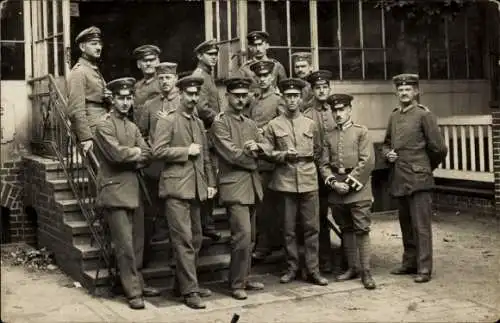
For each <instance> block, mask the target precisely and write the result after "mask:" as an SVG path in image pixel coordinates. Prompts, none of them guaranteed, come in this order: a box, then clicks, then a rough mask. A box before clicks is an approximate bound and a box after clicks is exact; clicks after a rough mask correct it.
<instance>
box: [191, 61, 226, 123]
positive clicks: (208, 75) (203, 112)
mask: <svg viewBox="0 0 500 323" xmlns="http://www.w3.org/2000/svg"><path fill="white" fill-rule="evenodd" d="M192 75H193V76H197V77H202V78H203V84H202V85H201V89H200V99H199V101H198V116H199V117H200V119H201V120H202V121H203V124H204V125H205V127H206V128H210V126H211V125H212V122H213V121H214V118H215V116H216V115H217V114H218V113H219V112H220V110H221V106H222V102H221V100H220V97H219V91H218V90H217V86H216V85H215V82H214V79H213V77H212V70H211V69H210V68H209V67H208V66H206V65H204V64H202V63H198V67H197V68H196V69H195V70H194V71H193V74H192Z"/></svg>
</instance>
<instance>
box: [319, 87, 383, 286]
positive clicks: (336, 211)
mask: <svg viewBox="0 0 500 323" xmlns="http://www.w3.org/2000/svg"><path fill="white" fill-rule="evenodd" d="M352 99H353V97H352V96H350V95H348V94H332V95H331V96H329V97H328V103H329V105H330V107H331V109H332V112H333V115H334V117H335V122H336V123H337V126H336V128H335V130H334V131H331V132H329V133H327V134H326V137H325V147H323V153H322V158H321V175H322V177H323V178H324V180H325V184H326V185H327V186H328V187H329V188H330V189H331V190H332V191H331V192H330V194H329V196H328V203H329V204H330V206H331V207H332V214H333V217H334V219H335V222H337V224H338V225H339V227H340V230H341V231H342V240H343V243H344V250H345V253H346V256H347V262H348V265H349V268H348V269H347V271H346V272H345V273H343V274H342V275H339V276H337V280H338V281H344V280H349V279H355V278H357V277H359V274H360V270H359V269H358V268H356V267H357V255H358V251H359V260H360V264H361V281H362V283H363V286H364V287H365V288H366V289H374V288H375V287H376V286H375V281H374V280H373V278H372V275H371V272H370V236H369V232H370V223H371V221H370V209H371V206H372V200H373V195H372V188H371V172H372V171H373V168H374V167H375V154H374V151H373V144H372V142H371V141H370V138H369V136H368V129H367V128H366V127H364V126H360V125H358V124H355V123H353V122H352V120H351V112H352V106H351V101H352Z"/></svg>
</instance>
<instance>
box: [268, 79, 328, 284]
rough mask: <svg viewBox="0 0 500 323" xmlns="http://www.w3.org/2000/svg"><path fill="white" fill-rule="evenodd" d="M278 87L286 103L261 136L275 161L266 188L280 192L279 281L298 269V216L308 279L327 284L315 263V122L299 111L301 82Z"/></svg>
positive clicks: (289, 81)
mask: <svg viewBox="0 0 500 323" xmlns="http://www.w3.org/2000/svg"><path fill="white" fill-rule="evenodd" d="M279 87H280V90H281V93H283V97H284V100H285V103H286V107H285V112H284V113H283V114H282V115H280V116H279V117H277V118H275V119H273V120H271V121H270V122H269V124H268V125H267V127H266V129H265V130H264V137H265V139H266V142H267V143H268V144H269V145H271V146H272V147H273V149H274V150H273V152H272V154H271V159H272V160H274V161H275V162H276V169H275V171H274V173H273V176H272V179H271V182H270V184H269V187H270V188H272V189H274V190H275V191H278V192H279V193H280V194H281V195H282V197H281V198H282V201H283V205H284V207H283V210H284V215H285V220H284V224H285V225H284V231H285V250H286V256H287V271H286V273H285V274H284V275H283V276H282V277H281V279H280V282H281V283H288V282H290V281H292V280H293V279H295V278H296V276H297V271H298V270H299V269H300V268H299V254H298V248H297V238H296V223H297V217H299V219H300V221H301V224H302V228H303V232H304V234H303V236H304V249H305V250H304V257H305V267H306V270H307V274H308V275H309V279H310V280H311V281H312V282H314V283H315V284H318V285H327V284H328V280H327V279H326V278H323V277H322V276H321V275H320V273H319V264H318V248H319V247H318V231H319V213H318V212H319V201H318V172H317V170H316V165H315V161H319V157H320V156H319V155H320V153H321V148H320V146H321V142H320V137H319V131H318V128H317V126H316V123H315V122H314V121H313V120H311V119H309V118H307V117H305V116H304V115H302V113H301V112H300V110H299V106H300V103H301V102H300V97H301V91H302V89H303V88H304V81H302V80H300V79H286V80H283V81H281V82H280V83H279Z"/></svg>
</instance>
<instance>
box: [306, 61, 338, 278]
mask: <svg viewBox="0 0 500 323" xmlns="http://www.w3.org/2000/svg"><path fill="white" fill-rule="evenodd" d="M331 78H332V73H331V72H330V71H325V70H319V71H315V72H313V73H311V74H309V76H308V77H307V81H308V82H309V84H310V86H311V88H312V89H311V92H312V93H313V94H314V97H313V99H312V100H310V101H309V103H308V104H307V108H306V109H305V111H304V112H303V113H304V116H306V117H309V118H311V119H313V120H314V121H315V122H316V125H317V126H318V129H319V136H320V141H321V142H322V143H324V142H325V139H326V138H327V136H329V134H330V133H331V132H332V131H333V130H334V129H335V126H336V124H335V120H334V119H333V115H332V110H331V109H330V105H329V104H328V103H327V102H326V99H327V98H328V95H329V94H330V80H331ZM321 147H322V148H323V145H321ZM318 185H319V267H320V270H321V271H322V272H325V273H330V272H332V261H331V253H332V251H331V247H330V246H331V241H330V227H329V225H328V195H329V192H330V189H329V188H328V187H327V186H326V185H325V184H324V182H323V181H322V180H321V179H320V180H319V183H318Z"/></svg>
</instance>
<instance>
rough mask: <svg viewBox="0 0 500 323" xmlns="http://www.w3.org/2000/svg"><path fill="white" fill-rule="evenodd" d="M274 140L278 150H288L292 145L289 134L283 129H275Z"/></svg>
mask: <svg viewBox="0 0 500 323" xmlns="http://www.w3.org/2000/svg"><path fill="white" fill-rule="evenodd" d="M276 142H277V144H278V148H279V149H280V150H288V149H289V148H291V147H293V145H291V141H290V135H289V134H288V133H286V132H284V131H276Z"/></svg>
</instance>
